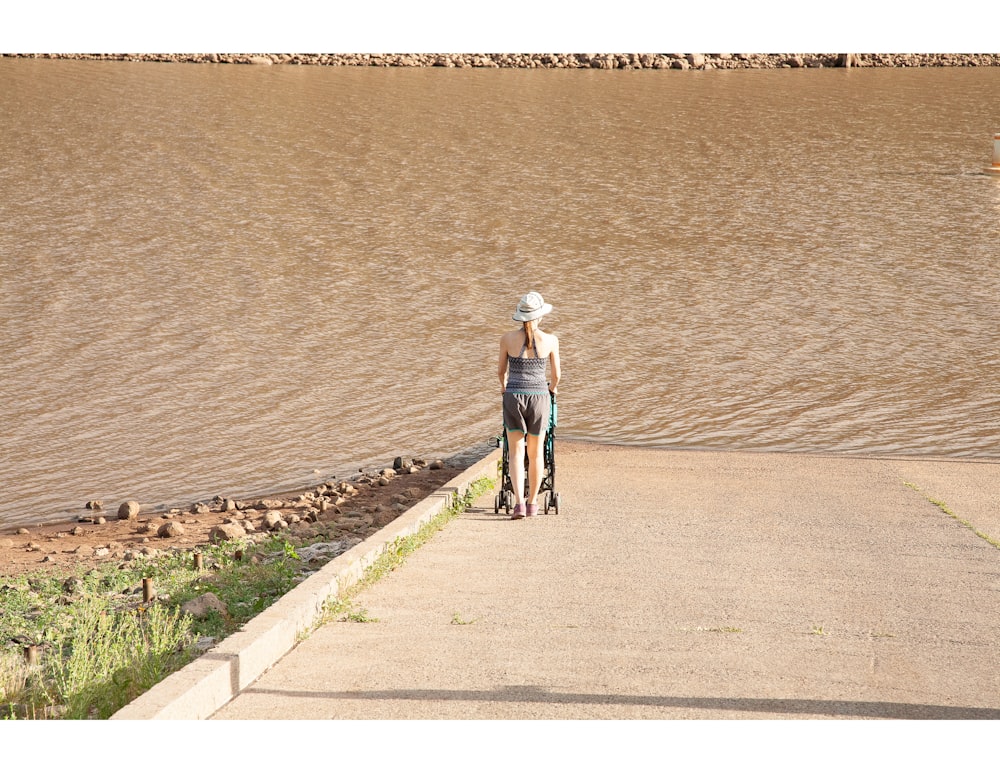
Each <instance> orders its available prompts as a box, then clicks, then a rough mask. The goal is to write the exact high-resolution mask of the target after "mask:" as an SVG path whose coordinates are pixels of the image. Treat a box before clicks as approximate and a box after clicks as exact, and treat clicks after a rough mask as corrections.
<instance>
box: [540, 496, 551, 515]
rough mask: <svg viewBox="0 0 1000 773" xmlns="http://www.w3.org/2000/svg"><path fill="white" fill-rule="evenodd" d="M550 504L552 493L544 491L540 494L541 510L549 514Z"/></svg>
mask: <svg viewBox="0 0 1000 773" xmlns="http://www.w3.org/2000/svg"><path fill="white" fill-rule="evenodd" d="M551 504H552V494H551V493H549V492H548V491H546V492H545V493H544V494H542V512H544V513H545V514H546V515H548V514H549V506H550V505H551Z"/></svg>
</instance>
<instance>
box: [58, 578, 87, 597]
mask: <svg viewBox="0 0 1000 773" xmlns="http://www.w3.org/2000/svg"><path fill="white" fill-rule="evenodd" d="M82 586H83V580H81V579H80V578H79V577H70V578H68V579H67V580H66V581H65V582H63V590H64V591H66V592H67V593H76V592H77V591H78V590H80V588H81V587H82Z"/></svg>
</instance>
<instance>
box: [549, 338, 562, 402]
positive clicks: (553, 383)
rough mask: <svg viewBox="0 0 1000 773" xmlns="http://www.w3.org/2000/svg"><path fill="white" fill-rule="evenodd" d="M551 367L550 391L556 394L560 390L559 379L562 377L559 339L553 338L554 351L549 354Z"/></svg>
mask: <svg viewBox="0 0 1000 773" xmlns="http://www.w3.org/2000/svg"><path fill="white" fill-rule="evenodd" d="M549 365H550V366H551V368H552V377H551V378H550V379H549V391H550V392H551V393H552V394H555V393H556V391H557V390H558V388H559V378H560V377H561V376H562V365H561V364H560V362H559V339H558V338H556V337H555V336H552V351H551V352H549Z"/></svg>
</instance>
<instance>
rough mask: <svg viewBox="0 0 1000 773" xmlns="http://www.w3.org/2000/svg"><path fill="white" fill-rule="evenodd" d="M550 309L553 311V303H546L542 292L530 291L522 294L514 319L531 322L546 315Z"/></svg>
mask: <svg viewBox="0 0 1000 773" xmlns="http://www.w3.org/2000/svg"><path fill="white" fill-rule="evenodd" d="M550 311H552V304H551V303H546V302H545V299H544V298H543V297H542V295H541V293H536V292H530V293H528V294H527V295H523V296H521V300H520V301H518V303H517V310H516V311H515V312H514V317H513V319H515V320H516V321H518V322H530V321H531V320H533V319H538V318H539V317H544V316H545V315H546V314H548V313H549V312H550Z"/></svg>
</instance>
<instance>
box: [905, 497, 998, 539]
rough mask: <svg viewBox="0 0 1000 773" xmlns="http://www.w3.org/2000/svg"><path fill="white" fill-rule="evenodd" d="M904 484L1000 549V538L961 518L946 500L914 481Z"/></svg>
mask: <svg viewBox="0 0 1000 773" xmlns="http://www.w3.org/2000/svg"><path fill="white" fill-rule="evenodd" d="M903 485H904V486H906V487H907V488H911V489H913V490H914V491H916V492H917V493H918V494H920V496H922V497H923V498H924V499H926V500H927V501H928V502H930V503H931V504H932V505H934V506H935V507H936V508H937V509H938V510H940V511H941V512H942V513H944V514H945V515H947V516H949V517H951V518H954V519H955V520H956V521H958V522H959V523H960V524H962V525H963V526H965V527H966V528H967V529H970V530H971V531H972V533H973V534H975V535H976V536H977V537H979V538H980V539H982V540H985V541H986V542H988V543H989V544H991V545H992V546H993V547H995V548H998V549H1000V540H997V539H994V538H993V537H991V536H990V535H989V534H986V533H985V532H981V531H979V529H977V528H976V527H975V526H973V525H972V524H971V523H970V522H969V521H967V520H965V519H964V518H960V517H959V516H958V515H956V514H955V513H954V512H953V511H952V509H951V508H950V507H948V505H947V504H946V503H945V502H943V501H941V500H940V499H935V498H934V497H932V496H930V495H929V494H928V493H926V492H925V491H921V490H920V488H919V487H918V486H917V485H916V484H914V483H907V482H906V481H903Z"/></svg>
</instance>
